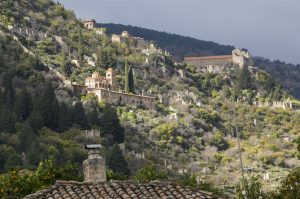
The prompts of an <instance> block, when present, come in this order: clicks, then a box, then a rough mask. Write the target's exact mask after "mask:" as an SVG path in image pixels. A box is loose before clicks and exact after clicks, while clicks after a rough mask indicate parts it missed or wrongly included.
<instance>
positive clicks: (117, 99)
mask: <svg viewBox="0 0 300 199" xmlns="http://www.w3.org/2000/svg"><path fill="white" fill-rule="evenodd" d="M88 92H93V93H94V94H95V95H96V96H97V97H98V99H99V101H103V100H104V101H106V102H108V103H111V104H120V105H125V104H128V105H131V106H144V107H145V108H147V109H153V108H154V105H155V98H154V97H149V96H142V95H133V94H126V93H121V92H116V91H109V90H106V89H103V88H98V89H89V91H88Z"/></svg>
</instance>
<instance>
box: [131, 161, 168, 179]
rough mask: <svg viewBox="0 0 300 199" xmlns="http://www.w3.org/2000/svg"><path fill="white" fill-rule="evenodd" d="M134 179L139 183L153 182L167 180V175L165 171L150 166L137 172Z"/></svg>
mask: <svg viewBox="0 0 300 199" xmlns="http://www.w3.org/2000/svg"><path fill="white" fill-rule="evenodd" d="M134 179H135V180H136V181H138V182H149V181H153V180H163V179H167V175H166V173H165V172H164V171H161V170H157V169H155V168H154V167H153V165H148V166H146V167H145V168H143V169H141V170H139V171H137V173H136V175H135V176H134Z"/></svg>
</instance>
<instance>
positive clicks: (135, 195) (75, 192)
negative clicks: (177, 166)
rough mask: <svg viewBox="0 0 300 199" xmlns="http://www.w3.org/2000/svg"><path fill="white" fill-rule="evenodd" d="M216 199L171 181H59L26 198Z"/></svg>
mask: <svg viewBox="0 0 300 199" xmlns="http://www.w3.org/2000/svg"><path fill="white" fill-rule="evenodd" d="M75 198H76V199H80V198H85V199H102V198H103V199H159V198H163V199H169V198H173V199H177V198H178V199H179V198H180V199H184V198H190V199H217V198H218V197H216V196H214V195H213V194H212V193H209V192H204V191H200V190H196V189H192V188H190V187H182V186H179V185H177V184H175V183H172V182H150V183H135V182H130V181H125V182H103V183H97V184H91V183H80V182H72V181H69V182H67V181H57V182H56V184H55V185H53V186H51V187H49V188H48V189H45V190H42V191H39V192H36V193H34V194H31V195H28V196H26V197H25V198H24V199H75Z"/></svg>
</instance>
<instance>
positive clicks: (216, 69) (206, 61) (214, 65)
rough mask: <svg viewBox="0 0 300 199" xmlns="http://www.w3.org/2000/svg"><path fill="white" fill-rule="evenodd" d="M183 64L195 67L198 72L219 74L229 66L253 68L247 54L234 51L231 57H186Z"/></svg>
mask: <svg viewBox="0 0 300 199" xmlns="http://www.w3.org/2000/svg"><path fill="white" fill-rule="evenodd" d="M183 62H184V63H186V64H189V65H193V66H196V67H197V69H198V71H202V72H210V73H220V72H221V71H222V70H223V69H224V68H226V67H227V66H230V65H231V64H234V65H238V66H239V67H240V68H243V67H244V66H245V65H248V66H249V67H251V66H253V60H252V56H251V55H250V53H249V52H246V51H243V50H240V49H235V50H233V51H232V54H231V55H219V56H187V57H184V60H183Z"/></svg>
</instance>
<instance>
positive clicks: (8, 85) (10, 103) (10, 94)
mask: <svg viewBox="0 0 300 199" xmlns="http://www.w3.org/2000/svg"><path fill="white" fill-rule="evenodd" d="M12 78H13V76H12V74H11V72H7V73H6V74H5V76H4V94H3V96H4V103H5V105H6V107H7V108H8V109H12V108H13V107H14V102H15V89H14V87H13V83H12Z"/></svg>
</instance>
